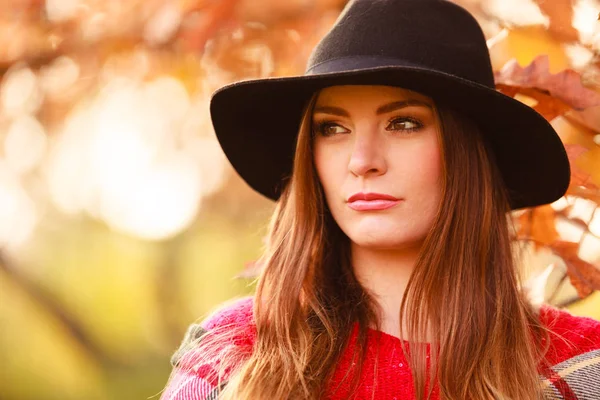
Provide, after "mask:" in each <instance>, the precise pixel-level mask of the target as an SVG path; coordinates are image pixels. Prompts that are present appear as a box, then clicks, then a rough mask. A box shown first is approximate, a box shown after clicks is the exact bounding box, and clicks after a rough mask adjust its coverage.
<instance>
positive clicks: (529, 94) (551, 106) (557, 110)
mask: <svg viewBox="0 0 600 400" xmlns="http://www.w3.org/2000/svg"><path fill="white" fill-rule="evenodd" d="M496 89H497V90H499V91H500V92H502V93H503V94H505V95H507V96H510V97H515V98H516V99H517V100H521V101H522V102H524V103H525V104H527V105H528V106H530V107H533V109H534V110H535V111H537V112H539V113H540V114H542V115H543V116H544V118H546V119H547V120H548V121H552V120H553V119H554V118H556V117H558V116H559V115H563V114H564V113H566V112H567V111H569V110H571V107H570V106H569V105H568V104H566V103H565V102H563V101H562V100H559V99H557V98H555V97H552V96H550V94H548V92H544V91H542V90H540V89H536V88H523V87H518V86H509V85H504V84H502V83H499V84H496ZM523 96H525V98H523ZM529 99H532V100H534V101H532V102H530V101H527V100H529Z"/></svg>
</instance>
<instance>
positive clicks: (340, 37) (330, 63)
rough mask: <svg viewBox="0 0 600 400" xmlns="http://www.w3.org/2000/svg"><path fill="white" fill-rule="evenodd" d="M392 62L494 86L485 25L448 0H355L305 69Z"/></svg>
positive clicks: (338, 68)
mask: <svg viewBox="0 0 600 400" xmlns="http://www.w3.org/2000/svg"><path fill="white" fill-rule="evenodd" d="M394 65H402V66H414V67H416V68H424V69H428V70H434V71H437V72H441V73H447V74H450V75H455V76H457V77H460V78H463V79H467V80H469V81H472V82H476V83H479V84H482V85H485V86H488V87H490V88H493V87H494V74H493V70H492V66H491V63H490V56H489V52H488V48H487V45H486V41H485V37H484V35H483V32H482V31H481V27H480V26H479V24H478V23H477V21H476V20H475V18H473V16H471V14H469V12H467V11H466V10H464V9H463V8H461V7H460V6H458V5H456V4H454V3H451V2H449V1H446V0H351V1H350V2H349V3H348V4H347V5H346V7H345V8H344V10H343V11H342V13H341V14H340V16H339V17H338V19H337V21H336V22H335V24H334V26H333V27H332V28H331V30H330V31H329V32H328V33H327V35H325V37H323V39H322V40H321V41H320V42H319V43H318V44H317V46H316V47H315V49H314V50H313V52H312V54H311V56H310V58H309V60H308V64H307V69H306V74H307V75H312V74H320V73H328V72H340V71H347V70H352V69H359V68H364V67H378V66H381V67H393V66H394Z"/></svg>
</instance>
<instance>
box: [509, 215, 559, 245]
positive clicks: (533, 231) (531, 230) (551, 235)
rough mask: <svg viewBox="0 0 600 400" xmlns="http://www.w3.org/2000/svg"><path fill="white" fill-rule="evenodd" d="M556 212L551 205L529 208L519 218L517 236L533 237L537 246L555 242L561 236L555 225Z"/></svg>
mask: <svg viewBox="0 0 600 400" xmlns="http://www.w3.org/2000/svg"><path fill="white" fill-rule="evenodd" d="M555 214H556V211H554V209H553V208H552V207H550V206H549V205H543V206H540V207H535V208H532V209H530V210H527V211H526V212H525V213H523V214H522V215H521V216H519V218H518V222H519V231H518V232H517V236H518V237H520V238H525V239H532V240H533V241H534V246H535V247H536V248H537V247H539V246H541V245H549V244H551V243H553V242H555V241H556V240H558V238H559V236H558V232H557V230H556V227H555V225H554V217H555Z"/></svg>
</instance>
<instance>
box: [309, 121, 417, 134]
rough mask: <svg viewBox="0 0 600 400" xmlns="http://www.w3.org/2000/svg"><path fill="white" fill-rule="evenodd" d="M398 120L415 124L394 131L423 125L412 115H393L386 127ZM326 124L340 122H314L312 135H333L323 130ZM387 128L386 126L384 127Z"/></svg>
mask: <svg viewBox="0 0 600 400" xmlns="http://www.w3.org/2000/svg"><path fill="white" fill-rule="evenodd" d="M398 122H411V123H413V124H415V125H416V126H415V127H414V128H408V129H395V131H402V132H414V131H418V130H419V129H421V128H422V127H423V124H422V123H421V122H420V121H419V120H418V119H416V118H412V117H394V118H392V119H390V120H389V121H388V127H389V126H390V125H391V124H393V123H398ZM328 126H340V127H341V125H340V124H338V123H336V122H334V121H330V120H329V121H328V120H325V121H321V122H318V123H317V124H316V126H315V127H314V129H313V135H314V136H316V135H320V136H333V135H335V133H331V134H327V133H325V132H324V128H326V127H328ZM386 129H387V128H386ZM391 130H392V131H394V129H391Z"/></svg>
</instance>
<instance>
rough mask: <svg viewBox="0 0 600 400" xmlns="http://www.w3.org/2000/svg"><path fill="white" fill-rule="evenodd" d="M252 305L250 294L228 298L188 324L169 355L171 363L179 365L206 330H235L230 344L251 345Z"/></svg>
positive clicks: (252, 299) (252, 300) (253, 328)
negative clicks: (177, 346) (199, 319)
mask: <svg viewBox="0 0 600 400" xmlns="http://www.w3.org/2000/svg"><path fill="white" fill-rule="evenodd" d="M253 305H254V298H253V297H252V296H248V297H243V298H238V299H233V300H229V301H227V302H225V303H221V304H220V305H219V306H218V307H217V308H216V309H215V310H213V311H212V312H211V313H210V314H209V315H208V316H207V317H206V318H204V319H203V320H202V321H201V322H199V323H192V324H190V325H189V326H188V328H187V331H186V332H185V335H184V337H183V340H182V341H181V344H180V345H179V348H178V349H177V350H176V351H175V353H174V354H173V355H172V357H171V364H172V365H173V366H179V364H180V362H181V361H182V359H183V358H184V356H185V355H188V354H189V353H190V351H191V350H193V349H194V348H195V347H196V345H197V343H198V342H199V341H200V340H202V337H203V336H204V335H206V334H207V333H208V332H219V331H223V330H235V331H236V332H237V335H236V336H235V337H234V338H232V343H231V344H234V345H238V346H251V345H252V344H253V342H254V336H255V325H254V313H253Z"/></svg>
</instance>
